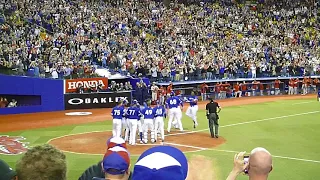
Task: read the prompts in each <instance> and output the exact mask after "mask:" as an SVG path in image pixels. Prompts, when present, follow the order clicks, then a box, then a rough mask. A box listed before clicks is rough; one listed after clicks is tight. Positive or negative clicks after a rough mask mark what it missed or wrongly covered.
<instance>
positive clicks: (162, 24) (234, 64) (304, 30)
mask: <svg viewBox="0 0 320 180" xmlns="http://www.w3.org/2000/svg"><path fill="white" fill-rule="evenodd" d="M111 2H115V3H110V2H109V1H108V2H105V1H102V0H100V1H79V0H78V1H68V0H55V1H44V0H41V1H34V0H19V1H17V0H11V1H7V0H5V1H2V3H0V9H1V10H2V12H1V15H0V24H1V28H0V29H1V30H0V31H1V35H0V47H1V48H0V61H1V63H0V64H1V66H2V68H4V67H7V68H15V69H16V70H17V73H18V74H20V75H24V74H25V70H26V69H30V68H31V69H32V73H33V75H34V76H37V77H53V78H63V77H65V78H77V77H82V76H84V75H85V76H89V75H90V74H93V73H94V71H95V68H96V66H93V65H95V64H97V65H100V66H102V67H106V68H109V69H110V70H111V71H117V72H120V73H122V74H125V75H127V74H128V73H129V74H131V75H136V76H139V75H141V76H147V77H149V78H151V79H152V80H153V81H155V80H158V81H169V80H170V81H182V80H199V79H217V78H219V79H221V78H236V77H253V78H255V77H262V76H302V75H315V74H317V75H319V74H320V65H319V45H320V40H319V32H318V30H319V23H318V22H319V20H318V19H317V13H318V12H317V8H315V5H314V4H312V3H311V4H310V2H311V1H306V0H305V1H294V2H291V1H290V3H288V2H289V1H288V2H287V1H279V2H277V3H278V4H272V3H275V2H273V1H271V2H272V3H270V1H267V0H266V1H265V3H264V1H259V2H261V3H258V4H257V5H254V6H252V5H251V6H248V5H245V4H233V3H228V4H226V3H225V2H227V1H220V3H195V4H189V5H188V6H186V5H184V4H178V3H172V4H171V6H170V8H166V7H165V6H164V4H163V3H156V2H153V1H151V2H149V1H148V2H147V1H146V2H147V3H146V2H145V1H143V0H141V1H139V2H138V1H111ZM119 2H121V3H119ZM268 3H269V4H268ZM146 4H148V5H146Z"/></svg>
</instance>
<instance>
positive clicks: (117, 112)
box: [111, 101, 124, 137]
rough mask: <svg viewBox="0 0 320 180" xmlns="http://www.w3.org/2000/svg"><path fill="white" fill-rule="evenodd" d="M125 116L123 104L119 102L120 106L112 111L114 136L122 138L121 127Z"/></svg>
mask: <svg viewBox="0 0 320 180" xmlns="http://www.w3.org/2000/svg"><path fill="white" fill-rule="evenodd" d="M123 115H124V108H123V106H122V102H121V101H120V102H118V105H117V106H116V107H114V108H113V109H112V111H111V116H112V117H113V121H112V122H113V124H112V126H113V127H112V136H113V137H120V136H121V126H122V117H123Z"/></svg>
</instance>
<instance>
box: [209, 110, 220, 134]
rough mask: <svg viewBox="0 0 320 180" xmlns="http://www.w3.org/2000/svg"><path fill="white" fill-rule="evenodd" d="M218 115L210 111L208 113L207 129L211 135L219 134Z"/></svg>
mask: <svg viewBox="0 0 320 180" xmlns="http://www.w3.org/2000/svg"><path fill="white" fill-rule="evenodd" d="M218 119H219V117H218V115H217V114H216V113H210V114H209V115H208V120H209V129H210V134H211V137H215V136H219V122H218Z"/></svg>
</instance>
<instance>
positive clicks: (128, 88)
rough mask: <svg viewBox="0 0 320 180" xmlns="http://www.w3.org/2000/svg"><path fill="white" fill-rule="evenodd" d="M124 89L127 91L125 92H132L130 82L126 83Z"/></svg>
mask: <svg viewBox="0 0 320 180" xmlns="http://www.w3.org/2000/svg"><path fill="white" fill-rule="evenodd" d="M124 89H125V90H127V91H130V90H132V86H131V84H130V82H126V83H125V84H124Z"/></svg>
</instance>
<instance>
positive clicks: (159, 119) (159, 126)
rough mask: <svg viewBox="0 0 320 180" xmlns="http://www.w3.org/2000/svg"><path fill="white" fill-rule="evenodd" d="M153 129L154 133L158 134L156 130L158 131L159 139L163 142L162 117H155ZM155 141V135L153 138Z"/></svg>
mask: <svg viewBox="0 0 320 180" xmlns="http://www.w3.org/2000/svg"><path fill="white" fill-rule="evenodd" d="M154 129H155V131H156V132H158V129H159V130H160V134H161V139H162V140H163V141H164V122H163V117H156V119H155V122H154ZM155 138H156V140H157V135H156V136H155Z"/></svg>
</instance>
